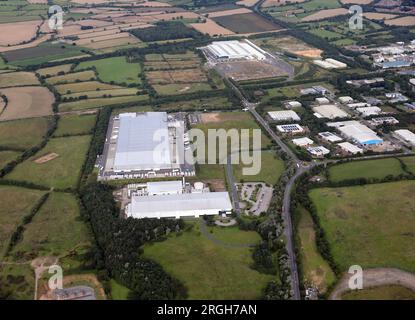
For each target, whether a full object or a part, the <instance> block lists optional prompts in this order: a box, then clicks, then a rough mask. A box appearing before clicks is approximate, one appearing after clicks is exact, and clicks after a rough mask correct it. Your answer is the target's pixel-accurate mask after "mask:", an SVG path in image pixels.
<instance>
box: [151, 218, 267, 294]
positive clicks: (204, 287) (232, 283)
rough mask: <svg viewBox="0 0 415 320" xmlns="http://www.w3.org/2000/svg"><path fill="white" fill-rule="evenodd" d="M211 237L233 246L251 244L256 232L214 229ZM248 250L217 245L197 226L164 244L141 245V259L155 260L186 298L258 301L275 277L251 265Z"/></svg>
mask: <svg viewBox="0 0 415 320" xmlns="http://www.w3.org/2000/svg"><path fill="white" fill-rule="evenodd" d="M212 230H213V231H212V232H213V233H211V234H212V235H213V236H215V237H216V238H217V239H220V240H222V241H225V242H226V243H233V244H254V243H258V242H259V240H260V238H259V235H258V234H257V233H256V232H250V231H240V230H239V229H237V228H222V229H220V228H217V227H216V228H213V229H212ZM251 254H252V253H251V250H250V249H249V248H246V247H225V246H221V245H218V244H216V243H214V242H212V241H211V240H209V239H208V238H206V237H205V236H204V235H203V234H201V232H200V229H199V225H198V224H197V223H195V224H194V226H193V229H192V230H190V231H185V232H183V233H182V234H180V235H172V236H170V237H169V238H168V239H167V240H166V241H163V242H158V243H154V244H151V245H146V246H144V257H148V258H150V259H154V260H155V261H157V262H159V263H160V264H161V265H162V266H163V268H164V269H165V270H166V271H167V272H168V273H169V274H171V275H173V276H174V277H176V278H178V279H179V280H180V281H182V282H183V283H184V285H185V286H186V287H187V289H188V294H189V299H209V300H211V299H258V298H260V296H261V291H262V290H263V288H264V287H265V285H266V283H267V282H269V281H270V280H272V279H274V278H275V276H271V275H264V274H261V273H259V272H257V271H255V270H253V269H251V268H250V266H251V265H252V263H253V260H252V256H251Z"/></svg>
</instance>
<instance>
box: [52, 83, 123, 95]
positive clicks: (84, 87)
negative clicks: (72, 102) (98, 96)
mask: <svg viewBox="0 0 415 320" xmlns="http://www.w3.org/2000/svg"><path fill="white" fill-rule="evenodd" d="M55 88H56V90H58V92H59V93H60V94H70V93H78V92H86V91H99V90H111V89H120V88H122V87H120V86H116V85H112V84H107V83H101V82H98V81H85V82H82V83H68V84H62V85H57V86H55Z"/></svg>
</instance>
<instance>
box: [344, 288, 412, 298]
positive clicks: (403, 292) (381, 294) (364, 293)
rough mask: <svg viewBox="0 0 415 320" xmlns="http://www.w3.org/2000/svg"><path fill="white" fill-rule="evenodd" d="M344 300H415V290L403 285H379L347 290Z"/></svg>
mask: <svg viewBox="0 0 415 320" xmlns="http://www.w3.org/2000/svg"><path fill="white" fill-rule="evenodd" d="M342 300H415V292H414V291H412V290H410V289H408V288H405V287H402V286H379V287H373V288H367V289H363V290H356V291H350V292H347V293H345V294H343V295H342Z"/></svg>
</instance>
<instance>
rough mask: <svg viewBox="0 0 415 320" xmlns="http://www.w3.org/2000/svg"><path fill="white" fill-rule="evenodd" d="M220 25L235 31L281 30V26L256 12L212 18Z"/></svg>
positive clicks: (259, 31)
mask: <svg viewBox="0 0 415 320" xmlns="http://www.w3.org/2000/svg"><path fill="white" fill-rule="evenodd" d="M213 20H214V21H215V22H216V23H218V24H219V25H220V26H222V27H224V28H226V29H229V30H231V31H232V32H235V33H242V34H244V33H261V32H269V31H277V30H281V27H280V26H278V25H276V24H274V23H272V22H270V21H268V20H266V19H265V18H262V17H261V16H259V15H257V14H256V13H243V14H234V15H229V16H221V17H216V18H213Z"/></svg>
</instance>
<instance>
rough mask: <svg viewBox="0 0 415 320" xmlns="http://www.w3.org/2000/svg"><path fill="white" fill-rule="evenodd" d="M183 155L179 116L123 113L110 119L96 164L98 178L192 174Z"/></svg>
mask: <svg viewBox="0 0 415 320" xmlns="http://www.w3.org/2000/svg"><path fill="white" fill-rule="evenodd" d="M184 152H186V150H184V121H183V119H182V115H181V114H176V115H167V113H166V112H146V113H122V114H120V115H119V116H115V117H114V118H113V119H111V122H110V126H109V129H108V133H107V139H106V143H105V146H104V154H103V156H102V157H101V158H102V159H101V160H102V161H101V162H100V163H99V167H100V179H103V180H107V179H109V180H111V179H122V178H124V179H125V178H151V177H166V176H192V175H195V169H194V166H193V165H191V164H187V163H186V162H185V158H186V157H184V156H183V154H184ZM187 152H189V151H187Z"/></svg>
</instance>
